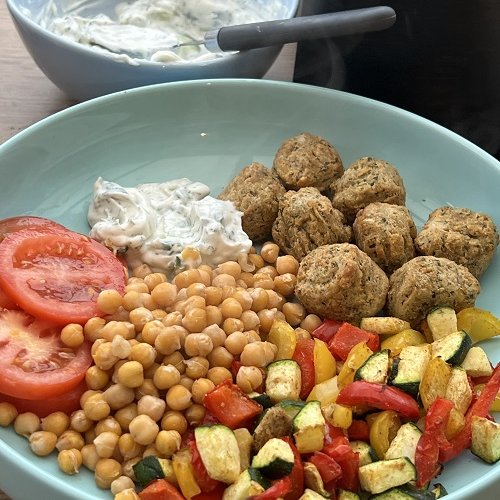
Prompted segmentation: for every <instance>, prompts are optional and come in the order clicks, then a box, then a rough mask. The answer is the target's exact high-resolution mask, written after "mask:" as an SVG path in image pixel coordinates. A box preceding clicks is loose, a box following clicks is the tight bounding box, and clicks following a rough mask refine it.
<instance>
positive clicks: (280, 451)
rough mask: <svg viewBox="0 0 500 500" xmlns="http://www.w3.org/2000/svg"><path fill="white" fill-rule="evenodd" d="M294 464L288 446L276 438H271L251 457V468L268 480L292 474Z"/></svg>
mask: <svg viewBox="0 0 500 500" xmlns="http://www.w3.org/2000/svg"><path fill="white" fill-rule="evenodd" d="M294 462H295V456H294V454H293V451H292V449H291V448H290V445H289V444H288V443H287V442H286V441H283V440H282V439H278V438H271V439H270V440H269V441H267V443H266V444H265V445H264V446H263V447H262V448H261V449H260V450H259V451H258V453H257V455H255V456H254V457H253V460H252V468H254V469H257V470H258V471H259V472H260V473H261V474H262V475H264V476H265V477H267V478H270V479H279V478H281V477H283V476H287V475H288V474H290V472H292V469H293V465H294Z"/></svg>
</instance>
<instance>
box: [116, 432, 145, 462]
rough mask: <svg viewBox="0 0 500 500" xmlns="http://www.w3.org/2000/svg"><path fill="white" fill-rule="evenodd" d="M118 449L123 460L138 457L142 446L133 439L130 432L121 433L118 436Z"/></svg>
mask: <svg viewBox="0 0 500 500" xmlns="http://www.w3.org/2000/svg"><path fill="white" fill-rule="evenodd" d="M118 449H119V450H120V453H121V454H122V457H123V458H124V460H130V459H131V458H134V457H138V456H140V455H142V453H143V451H144V447H143V446H142V445H140V444H139V443H136V442H135V441H134V438H133V437H132V435H131V434H129V433H126V434H122V435H121V436H120V437H119V438H118Z"/></svg>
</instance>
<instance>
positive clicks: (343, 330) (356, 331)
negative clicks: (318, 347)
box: [328, 323, 380, 361]
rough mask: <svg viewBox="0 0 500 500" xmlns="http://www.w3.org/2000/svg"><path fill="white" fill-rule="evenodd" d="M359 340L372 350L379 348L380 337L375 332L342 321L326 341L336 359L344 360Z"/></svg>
mask: <svg viewBox="0 0 500 500" xmlns="http://www.w3.org/2000/svg"><path fill="white" fill-rule="evenodd" d="M360 342H366V345H367V346H368V347H369V348H370V349H371V350H372V351H373V352H375V351H378V350H379V347H380V339H379V336H378V335H377V334H375V333H372V332H368V331H366V330H362V329H361V328H358V327H357V326H353V325H351V324H350V323H342V326H341V327H340V328H339V329H338V331H337V333H335V335H334V336H333V338H332V340H330V342H329V343H328V348H329V349H330V352H331V353H332V354H333V355H334V356H335V357H336V358H337V359H341V360H342V361H345V360H346V359H347V355H348V354H349V352H350V350H351V349H352V348H353V347H354V346H355V345H356V344H359V343H360Z"/></svg>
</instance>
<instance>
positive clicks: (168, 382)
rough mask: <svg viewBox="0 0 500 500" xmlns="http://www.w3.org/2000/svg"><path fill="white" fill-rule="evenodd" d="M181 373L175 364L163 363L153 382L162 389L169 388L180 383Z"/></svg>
mask: <svg viewBox="0 0 500 500" xmlns="http://www.w3.org/2000/svg"><path fill="white" fill-rule="evenodd" d="M180 379H181V374H180V373H179V370H177V368H176V367H175V366H173V365H161V366H159V367H158V369H157V370H156V371H155V374H154V375H153V382H154V384H155V385H156V387H158V389H160V390H165V389H169V388H170V387H172V386H173V385H175V384H178V383H179V380H180Z"/></svg>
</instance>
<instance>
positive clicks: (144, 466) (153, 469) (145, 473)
mask: <svg viewBox="0 0 500 500" xmlns="http://www.w3.org/2000/svg"><path fill="white" fill-rule="evenodd" d="M132 468H133V469H134V474H135V478H136V482H137V484H138V485H139V486H146V485H147V484H149V483H150V482H151V481H154V480H155V479H163V478H165V479H167V480H169V481H171V482H175V474H174V469H173V467H172V463H171V461H170V460H169V459H167V458H158V457H156V456H154V455H149V456H147V457H144V458H143V459H142V460H140V461H139V462H137V463H136V464H135V465H134V466H133V467H132Z"/></svg>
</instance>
